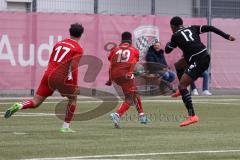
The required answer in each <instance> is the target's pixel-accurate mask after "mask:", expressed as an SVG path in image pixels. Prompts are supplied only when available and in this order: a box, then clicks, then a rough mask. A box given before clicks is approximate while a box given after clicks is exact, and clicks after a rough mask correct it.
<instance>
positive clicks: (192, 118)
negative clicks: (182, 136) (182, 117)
mask: <svg viewBox="0 0 240 160" xmlns="http://www.w3.org/2000/svg"><path fill="white" fill-rule="evenodd" d="M198 120H199V118H198V116H196V115H195V116H188V117H187V120H186V121H184V122H182V123H181V124H180V127H184V126H188V125H190V124H193V123H197V122H198Z"/></svg>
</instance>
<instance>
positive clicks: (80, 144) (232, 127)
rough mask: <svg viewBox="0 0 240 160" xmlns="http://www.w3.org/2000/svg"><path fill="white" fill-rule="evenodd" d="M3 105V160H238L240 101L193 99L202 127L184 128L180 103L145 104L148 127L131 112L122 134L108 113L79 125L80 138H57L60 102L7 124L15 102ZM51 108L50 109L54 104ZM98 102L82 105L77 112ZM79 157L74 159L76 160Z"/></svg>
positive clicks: (157, 101) (75, 124) (0, 134)
mask: <svg viewBox="0 0 240 160" xmlns="http://www.w3.org/2000/svg"><path fill="white" fill-rule="evenodd" d="M16 101H17V100H1V101H0V106H1V107H0V112H1V120H0V126H1V129H0V140H1V143H0V159H3V160H7V159H33V158H35V159H43V158H48V159H56V160H59V159H161V160H175V159H176V160H190V159H194V160H205V159H210V160H232V159H235V160H239V159H240V116H239V115H240V97H238V96H234V97H230V96H221V97H198V98H195V97H194V99H193V102H194V104H195V108H196V112H197V114H198V115H199V117H200V122H199V123H197V124H195V125H192V126H188V127H184V128H181V127H179V126H178V125H179V121H181V120H183V116H184V115H185V113H186V111H185V108H184V106H183V104H182V102H181V100H180V99H170V98H168V97H160V98H159V97H158V98H153V100H149V99H148V100H144V101H143V105H144V109H145V113H146V114H147V115H148V116H149V118H150V119H151V122H150V123H149V124H148V125H142V124H140V123H139V122H138V121H137V117H136V110H135V108H134V107H132V108H131V109H130V110H129V111H128V114H127V117H126V116H125V117H123V119H122V122H121V126H122V128H121V129H115V128H113V124H112V122H111V121H110V119H109V113H107V114H105V115H103V116H101V117H99V118H96V119H92V120H89V121H75V122H73V124H72V128H73V129H74V130H76V131H77V132H75V133H68V134H63V133H60V132H58V129H59V127H60V126H61V125H62V121H61V120H60V119H58V118H57V117H56V116H54V115H53V113H54V107H55V102H58V101H57V100H48V101H47V103H44V104H43V105H42V106H41V107H39V108H38V109H36V110H25V111H19V112H18V113H17V114H16V116H13V117H11V118H10V119H8V120H5V119H4V118H2V115H3V112H5V110H6V109H7V108H8V106H9V105H10V104H11V103H12V102H16ZM49 102H50V103H49ZM97 104H99V102H98V101H97V102H89V101H84V100H80V101H79V105H78V106H79V108H78V112H84V111H86V110H91V109H93V108H94V107H96V105H97ZM40 113H41V114H40ZM74 157H75V158H74Z"/></svg>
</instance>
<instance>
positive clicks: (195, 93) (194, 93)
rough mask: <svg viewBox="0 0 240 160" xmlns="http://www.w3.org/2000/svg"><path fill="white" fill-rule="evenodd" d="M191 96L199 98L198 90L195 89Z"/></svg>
mask: <svg viewBox="0 0 240 160" xmlns="http://www.w3.org/2000/svg"><path fill="white" fill-rule="evenodd" d="M191 95H193V96H199V93H198V91H197V89H193V90H192V92H191Z"/></svg>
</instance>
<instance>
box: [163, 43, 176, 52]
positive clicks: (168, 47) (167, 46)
mask: <svg viewBox="0 0 240 160" xmlns="http://www.w3.org/2000/svg"><path fill="white" fill-rule="evenodd" d="M173 49H174V47H172V46H171V42H168V43H167V44H166V46H165V53H167V54H168V53H170V52H172V50H173Z"/></svg>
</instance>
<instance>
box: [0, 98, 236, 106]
mask: <svg viewBox="0 0 240 160" xmlns="http://www.w3.org/2000/svg"><path fill="white" fill-rule="evenodd" d="M233 101H234V102H235V103H232V102H233ZM238 101H239V103H237V102H238ZM59 102H61V100H59V101H45V102H43V103H44V104H56V103H59ZM102 102H103V101H102V100H83V101H81V100H78V103H102ZM105 102H113V101H109V100H106V101H105ZM119 102H122V100H119ZM142 102H153V103H155V102H166V103H180V102H181V103H182V100H181V99H143V100H142ZM211 102H213V104H239V105H240V99H193V103H211ZM221 102H223V103H221ZM12 103H13V102H0V104H12Z"/></svg>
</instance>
